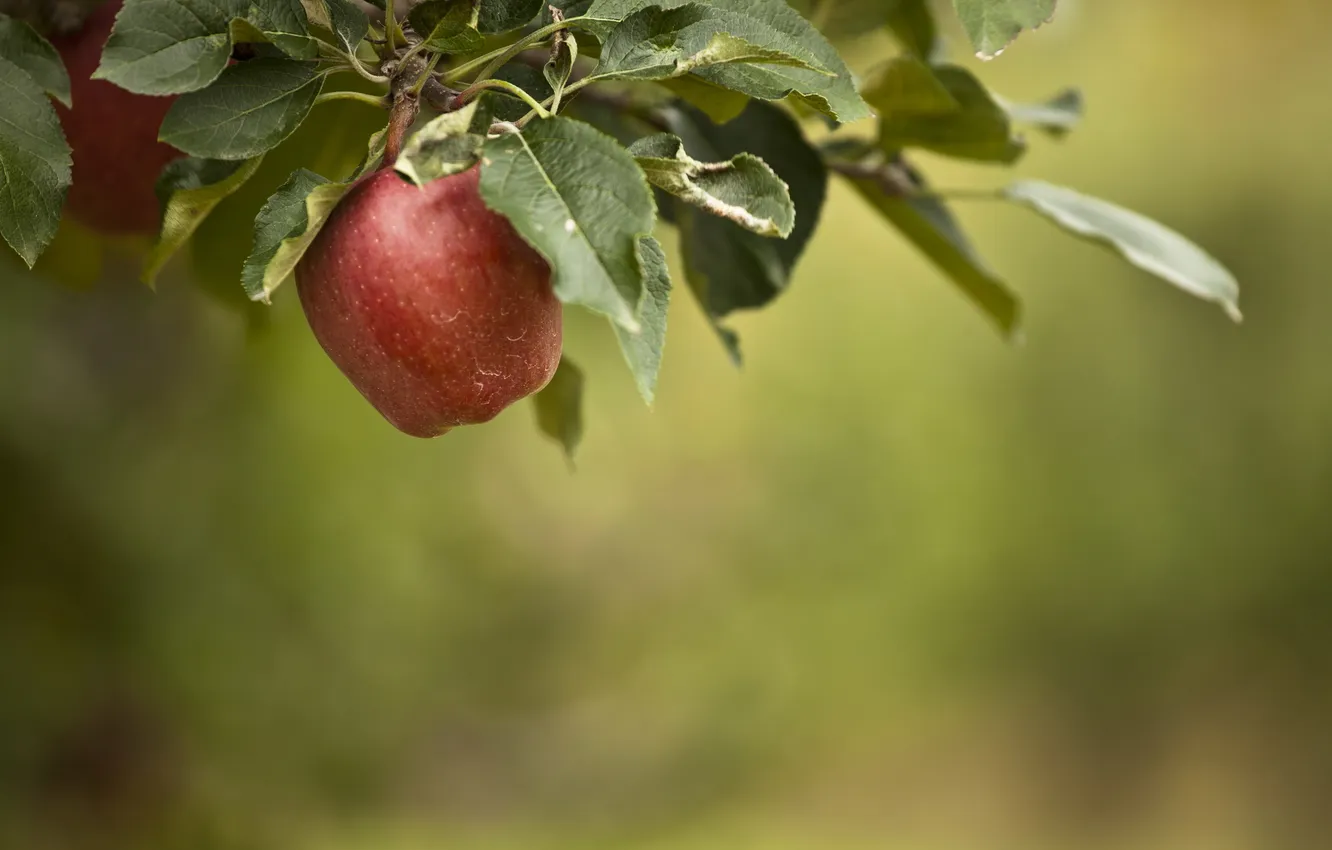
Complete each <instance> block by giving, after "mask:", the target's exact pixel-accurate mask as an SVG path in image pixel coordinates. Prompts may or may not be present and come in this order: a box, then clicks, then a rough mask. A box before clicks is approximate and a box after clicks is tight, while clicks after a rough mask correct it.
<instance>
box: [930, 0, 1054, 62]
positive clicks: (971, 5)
mask: <svg viewBox="0 0 1332 850" xmlns="http://www.w3.org/2000/svg"><path fill="white" fill-rule="evenodd" d="M953 7H954V8H955V9H957V16H958V17H959V18H960V19H961V20H962V28H963V29H965V30H966V31H967V37H968V38H970V39H971V43H972V45H973V46H975V48H976V55H977V56H979V57H980V58H982V59H993V58H994V57H996V56H998V55H999V54H1000V53H1003V52H1004V48H1006V47H1008V45H1010V44H1012V43H1013V39H1015V38H1017V37H1018V35H1019V34H1020V33H1021V32H1022V31H1023V30H1027V29H1036V28H1037V27H1039V26H1040V25H1041V24H1044V23H1049V21H1050V19H1051V18H1053V17H1054V13H1055V0H953Z"/></svg>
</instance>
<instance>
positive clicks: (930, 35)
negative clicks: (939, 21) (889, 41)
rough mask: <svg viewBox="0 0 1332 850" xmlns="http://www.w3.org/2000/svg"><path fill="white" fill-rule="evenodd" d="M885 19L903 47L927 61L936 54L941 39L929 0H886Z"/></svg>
mask: <svg viewBox="0 0 1332 850" xmlns="http://www.w3.org/2000/svg"><path fill="white" fill-rule="evenodd" d="M886 2H887V4H888V8H887V9H886V10H885V21H886V23H887V24H888V30H889V31H890V32H891V33H892V34H893V37H894V38H896V39H897V42H898V43H899V44H901V45H902V49H903V50H905V51H906V52H907V53H909V54H911V55H912V56H915V57H916V58H917V59H923V60H925V61H926V62H928V61H930V59H931V58H932V57H933V56H934V53H935V47H936V45H937V44H938V41H939V32H938V27H937V26H936V24H935V21H934V10H933V9H932V8H930V2H929V0H886Z"/></svg>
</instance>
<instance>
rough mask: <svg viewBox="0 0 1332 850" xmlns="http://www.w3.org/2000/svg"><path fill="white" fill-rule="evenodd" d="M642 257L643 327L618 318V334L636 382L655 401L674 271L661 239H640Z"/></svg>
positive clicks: (639, 253)
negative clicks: (632, 327) (622, 322)
mask: <svg viewBox="0 0 1332 850" xmlns="http://www.w3.org/2000/svg"><path fill="white" fill-rule="evenodd" d="M638 259H639V262H640V263H641V264H642V266H643V284H644V289H645V292H644V297H643V309H642V314H641V316H640V320H641V322H642V328H641V329H640V330H639V332H638V333H630V332H629V331H627V330H625V329H624V328H622V327H620V326H619V325H617V324H615V323H614V322H612V323H611V327H613V328H614V329H615V338H616V339H617V340H619V343H620V351H621V352H623V353H624V359H625V362H627V363H628V364H629V369H630V371H632V372H633V373H634V383H636V384H637V385H638V392H639V394H640V395H642V396H643V401H645V402H647V403H648V404H652V399H653V397H654V396H655V395H656V392H657V372H658V371H660V369H661V354H662V349H663V348H665V346H666V310H667V308H668V307H669V306H670V302H671V275H670V271H669V270H668V269H667V268H666V254H665V252H663V251H662V250H661V243H659V242H658V241H657V240H656V239H653V238H652V237H651V236H644V237H642V238H641V239H639V240H638Z"/></svg>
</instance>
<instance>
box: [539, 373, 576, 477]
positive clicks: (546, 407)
mask: <svg viewBox="0 0 1332 850" xmlns="http://www.w3.org/2000/svg"><path fill="white" fill-rule="evenodd" d="M583 383H584V380H583V370H582V369H579V368H578V367H577V366H576V365H575V364H574V362H573V361H572V360H570V359H569V358H568V357H567V356H566V357H561V358H560V365H559V368H558V369H556V370H555V376H554V377H553V378H551V379H550V383H549V384H546V386H545V388H544V389H542V390H541V391H540V392H538V393H537V394H536V395H534V396H532V402H533V403H534V404H535V405H536V418H537V427H539V428H540V429H541V432H542V433H543V434H545V435H546V436H548V437H550V438H551V439H552V440H554V441H555V442H557V443H559V444H560V445H561V446H563V447H564V454H565V457H567V458H568V459H569V461H570V462H571V463H572V462H573V456H574V452H575V451H576V450H577V449H578V444H579V442H581V441H582V439H583Z"/></svg>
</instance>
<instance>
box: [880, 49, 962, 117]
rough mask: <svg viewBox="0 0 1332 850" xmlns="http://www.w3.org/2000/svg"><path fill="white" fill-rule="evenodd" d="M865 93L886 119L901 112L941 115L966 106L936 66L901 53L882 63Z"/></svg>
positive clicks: (954, 111)
mask: <svg viewBox="0 0 1332 850" xmlns="http://www.w3.org/2000/svg"><path fill="white" fill-rule="evenodd" d="M864 95H865V101H866V102H867V103H869V105H870V106H872V107H874V109H875V111H876V112H878V113H879V115H881V116H883V117H884V119H885V120H889V119H890V118H892V117H893V116H895V115H898V114H901V113H906V114H911V115H917V114H923V115H939V114H947V113H957V112H959V111H961V109H962V104H960V103H959V102H958V100H957V98H955V97H954V96H953V93H952V92H951V91H949V90H948V87H947V86H946V85H944V83H943V81H942V80H940V79H939V77H938V76H936V75H935V73H934V69H933V68H931V67H930V66H929V65H926V64H925V63H924V62H922V61H921V60H919V59H917V58H915V57H914V56H899V57H897V58H896V59H890V60H888V61H887V62H885V63H884V64H883V65H880V66H879V67H878V68H877V69H876V70H875V73H874V76H873V78H872V79H871V80H870V82H869V83H868V84H867V85H866V86H865V91H864Z"/></svg>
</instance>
